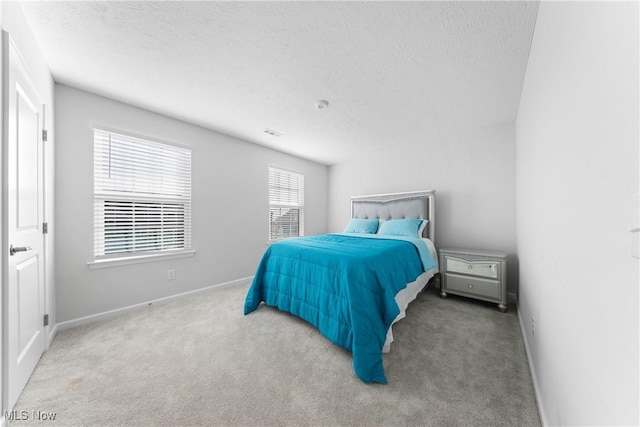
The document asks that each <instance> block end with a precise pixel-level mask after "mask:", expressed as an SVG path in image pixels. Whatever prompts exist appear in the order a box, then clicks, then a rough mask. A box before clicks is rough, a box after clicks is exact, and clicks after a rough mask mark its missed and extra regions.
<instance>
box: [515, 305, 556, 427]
mask: <svg viewBox="0 0 640 427" xmlns="http://www.w3.org/2000/svg"><path fill="white" fill-rule="evenodd" d="M518 321H519V322H520V331H521V332H522V340H523V341H524V350H525V352H526V353H527V361H528V362H529V373H530V374H531V381H532V382H533V391H534V393H535V395H536V406H537V407H538V415H539V416H540V423H541V424H542V426H543V427H544V426H548V425H549V424H548V423H547V417H546V416H545V412H544V406H543V404H542V395H541V394H540V386H539V385H538V376H537V375H536V368H535V366H534V365H533V359H532V358H531V351H530V350H529V341H527V332H526V331H525V329H524V322H523V321H522V312H521V311H520V307H518Z"/></svg>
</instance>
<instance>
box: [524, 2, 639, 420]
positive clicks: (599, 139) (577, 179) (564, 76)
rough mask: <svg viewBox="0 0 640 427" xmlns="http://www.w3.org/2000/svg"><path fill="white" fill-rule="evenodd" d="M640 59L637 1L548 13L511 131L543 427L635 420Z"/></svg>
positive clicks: (543, 10)
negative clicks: (633, 253)
mask: <svg viewBox="0 0 640 427" xmlns="http://www.w3.org/2000/svg"><path fill="white" fill-rule="evenodd" d="M638 59H639V58H638V3H637V2H566V3H559V2H541V3H540V9H539V13H538V19H537V24H536V28H535V33H534V38H533V43H532V47H531V55H530V58H529V63H528V68H527V73H526V78H525V83H524V88H523V93H522V98H521V103H520V108H519V113H518V118H517V125H516V129H517V150H516V169H517V236H518V256H519V258H520V295H519V298H520V310H521V312H520V314H521V319H522V321H523V327H524V332H525V336H526V341H527V347H528V352H529V357H530V362H531V364H532V368H533V371H534V372H533V373H534V381H535V383H536V385H537V392H538V399H539V402H538V403H539V407H540V409H541V413H542V416H543V420H544V421H545V422H546V423H548V424H549V425H638V423H639V419H638V409H639V408H638V402H639V400H640V396H639V395H638V392H639V390H638V361H639V353H638V336H639V328H638V320H639V319H638V288H639V279H640V278H639V274H638V259H635V258H632V257H631V234H630V233H629V230H630V229H631V227H632V223H633V218H632V196H634V195H636V194H638V191H639V185H638V179H639V171H638V169H639V167H638V166H639V162H638V155H639V153H638V137H639V131H638V114H639V110H638V77H639V69H638ZM533 316H535V319H536V320H535V335H533V330H532V329H533V328H532V322H531V318H532V317H533Z"/></svg>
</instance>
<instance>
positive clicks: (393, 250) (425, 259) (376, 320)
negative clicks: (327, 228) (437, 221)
mask: <svg viewBox="0 0 640 427" xmlns="http://www.w3.org/2000/svg"><path fill="white" fill-rule="evenodd" d="M369 237H371V238H365V237H362V236H354V235H347V234H326V235H321V236H311V237H299V238H293V239H287V240H283V241H280V242H277V243H274V244H272V245H271V246H270V247H269V248H268V249H267V251H266V252H265V254H264V256H263V257H262V260H261V261H260V264H259V265H258V269H257V271H256V275H255V277H254V279H253V283H252V284H251V287H250V288H249V292H248V293H247V297H246V300H245V305H244V313H245V314H249V313H251V312H252V311H254V310H255V309H257V308H258V306H259V305H260V303H261V302H262V301H264V302H265V303H266V304H267V305H270V306H273V307H277V308H278V309H280V310H282V311H286V312H289V313H291V314H294V315H296V316H298V317H300V318H302V319H304V320H306V321H307V322H309V323H311V324H312V325H314V326H315V327H317V328H318V329H319V331H320V332H321V333H322V334H323V335H324V336H325V337H327V338H328V339H329V340H330V341H332V342H333V343H334V344H337V345H339V346H341V347H344V348H346V349H347V350H350V351H351V352H352V354H353V367H354V370H355V372H356V374H357V375H358V377H360V379H362V380H363V381H365V382H379V383H383V384H386V383H387V380H386V378H385V375H384V368H383V364H382V347H383V345H384V342H385V339H386V334H387V330H388V329H389V327H390V326H391V324H392V322H393V321H394V319H395V318H396V316H397V315H398V313H399V312H400V310H399V308H398V305H397V304H396V301H395V299H394V297H395V295H396V293H397V292H398V291H400V290H401V289H403V288H405V287H406V285H407V283H410V282H413V281H414V280H415V279H416V278H417V277H418V276H419V275H420V274H422V272H423V271H426V270H428V269H430V268H432V267H435V265H436V264H435V261H434V260H433V258H432V257H431V255H430V253H429V251H428V250H426V245H425V244H424V242H422V241H421V240H420V239H410V238H394V237H385V238H379V237H378V238H374V237H372V236H369ZM412 240H415V242H412ZM420 243H421V244H422V245H424V248H422V247H421V246H420ZM424 252H426V255H425V253H424ZM423 263H424V264H425V265H424V266H423Z"/></svg>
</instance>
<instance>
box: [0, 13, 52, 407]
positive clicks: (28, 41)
mask: <svg viewBox="0 0 640 427" xmlns="http://www.w3.org/2000/svg"><path fill="white" fill-rule="evenodd" d="M0 11H1V17H0V23H1V24H2V29H3V30H4V31H6V32H7V33H9V35H10V36H11V38H12V39H13V41H14V42H15V44H16V46H17V47H18V49H19V50H20V53H21V54H22V56H23V59H24V61H25V63H26V64H27V67H28V72H29V75H30V77H31V79H32V80H33V83H34V84H35V86H36V89H37V91H38V93H39V95H40V96H41V97H42V98H43V102H44V103H45V105H46V109H47V113H46V123H45V126H46V128H47V129H48V130H49V135H50V137H49V142H48V143H47V144H46V145H45V150H44V151H45V152H44V155H45V177H44V181H45V182H44V188H45V199H46V200H45V206H44V209H45V219H46V220H47V221H49V222H52V223H53V213H54V212H53V210H54V208H53V196H54V194H53V191H54V185H53V179H54V164H53V157H54V156H53V153H54V147H55V137H54V130H53V124H54V113H53V105H54V104H53V86H54V84H53V79H52V77H51V73H50V72H49V68H48V66H47V64H46V62H45V61H44V55H43V54H42V51H41V50H40V47H39V46H38V44H37V42H36V40H35V38H34V36H33V34H32V32H31V30H30V28H29V25H28V24H27V21H26V19H25V17H24V15H23V13H22V8H21V6H20V3H19V2H1V1H0ZM0 53H5V52H2V49H1V48H0ZM3 66H4V64H3ZM4 72H7V70H4V69H3V74H4ZM2 95H3V97H2V99H3V100H4V95H6V94H4V93H3V94H2ZM2 129H3V132H2V135H3V138H4V127H3V128H2ZM3 143H4V142H3ZM3 202H4V196H3ZM54 236H55V226H53V227H51V228H50V233H49V234H48V235H47V236H45V253H46V259H45V262H46V264H45V278H44V280H45V296H44V297H45V312H46V313H49V316H50V320H51V323H50V326H49V327H48V328H46V332H47V333H48V334H49V339H52V338H53V334H54V333H55V329H54V327H53V325H54V324H55V320H56V312H55V281H54V280H55V276H54V268H53V262H54V255H55V254H54V252H53V245H54ZM3 239H4V236H3ZM2 246H3V247H8V242H6V241H5V240H3V245H2ZM0 255H2V256H3V257H4V256H6V253H3V252H2V251H0ZM2 259H4V258H2ZM5 280H6V276H5V272H4V271H2V281H3V284H4V282H5ZM3 287H4V286H3ZM0 302H1V299H0ZM5 326H6V325H5ZM3 332H4V329H3ZM0 354H2V355H3V356H4V349H3V351H1V352H0ZM2 362H3V363H2V366H3V367H4V360H3V361H2ZM5 379H6V377H5V376H4V374H3V375H2V385H3V386H2V392H0V395H2V396H1V399H0V401H1V402H2V405H1V406H2V408H1V409H2V411H3V412H2V413H1V414H0V419H1V415H2V414H4V410H7V409H8V408H6V404H7V403H6V401H5V398H6V395H3V394H4V392H5V391H6V388H5V383H4V382H5Z"/></svg>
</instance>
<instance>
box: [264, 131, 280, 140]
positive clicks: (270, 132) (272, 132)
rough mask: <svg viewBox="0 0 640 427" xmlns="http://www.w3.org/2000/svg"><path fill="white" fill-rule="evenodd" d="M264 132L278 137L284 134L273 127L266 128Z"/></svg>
mask: <svg viewBox="0 0 640 427" xmlns="http://www.w3.org/2000/svg"><path fill="white" fill-rule="evenodd" d="M263 132H264V133H266V134H268V135H271V136H275V137H276V138H277V137H279V136H280V135H282V134H281V133H280V132H276V131H275V130H271V129H265V130H264V131H263Z"/></svg>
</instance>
